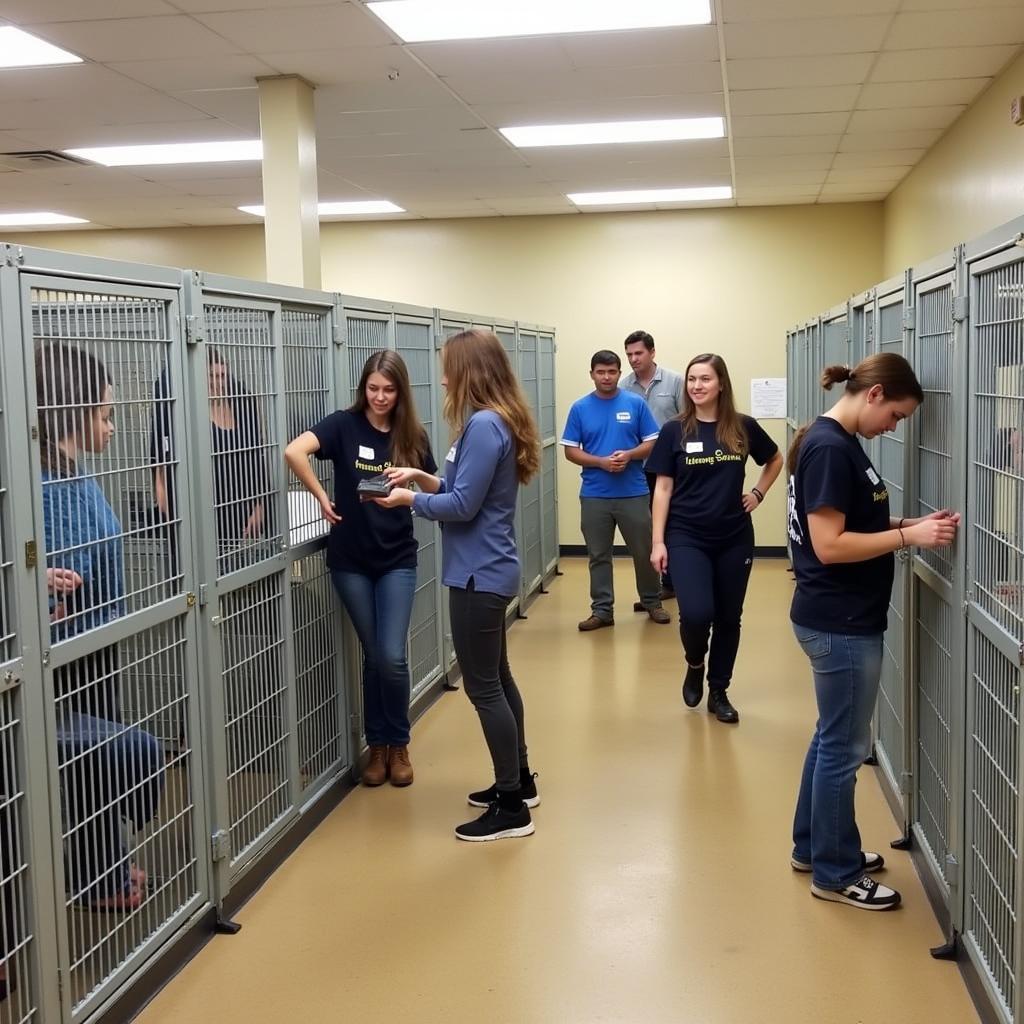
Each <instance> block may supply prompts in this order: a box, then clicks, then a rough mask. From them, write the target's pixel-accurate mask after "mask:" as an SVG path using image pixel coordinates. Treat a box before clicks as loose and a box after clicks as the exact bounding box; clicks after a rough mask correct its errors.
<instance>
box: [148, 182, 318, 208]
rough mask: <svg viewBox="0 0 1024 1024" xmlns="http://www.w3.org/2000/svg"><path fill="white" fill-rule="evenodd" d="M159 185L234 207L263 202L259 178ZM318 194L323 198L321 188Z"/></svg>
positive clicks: (182, 193)
mask: <svg viewBox="0 0 1024 1024" xmlns="http://www.w3.org/2000/svg"><path fill="white" fill-rule="evenodd" d="M161 184H162V185H163V187H165V188H167V189H169V190H171V191H173V192H175V193H176V194H178V195H188V196H219V197H220V198H222V199H224V198H231V199H233V200H237V203H236V204H235V205H241V204H243V203H244V204H246V205H254V204H256V203H261V202H263V198H262V197H263V182H262V181H261V179H260V178H199V179H196V180H189V179H184V180H183V179H180V178H179V179H175V180H173V181H166V182H162V183H161ZM320 192H321V196H323V187H322V186H321V189H320ZM332 198H333V197H332Z"/></svg>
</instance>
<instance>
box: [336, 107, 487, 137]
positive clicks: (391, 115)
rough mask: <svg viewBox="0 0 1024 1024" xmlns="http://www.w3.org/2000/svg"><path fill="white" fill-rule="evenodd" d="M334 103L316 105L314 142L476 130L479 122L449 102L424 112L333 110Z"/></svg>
mask: <svg viewBox="0 0 1024 1024" xmlns="http://www.w3.org/2000/svg"><path fill="white" fill-rule="evenodd" d="M333 107H334V104H333V102H332V103H322V102H320V101H319V98H318V102H317V109H316V135H317V139H347V138H358V137H359V136H362V135H392V134H399V135H405V134H408V133H411V132H412V133H415V132H437V133H447V132H457V131H463V130H466V131H468V130H473V129H479V128H480V127H481V124H482V121H481V119H480V118H479V117H477V116H476V115H474V114H473V113H471V112H469V111H467V110H466V108H465V107H463V106H461V105H460V104H458V103H456V102H455V101H454V100H453V101H452V103H451V105H450V106H447V107H432V108H429V109H426V110H372V111H354V112H345V111H335V110H334V109H333Z"/></svg>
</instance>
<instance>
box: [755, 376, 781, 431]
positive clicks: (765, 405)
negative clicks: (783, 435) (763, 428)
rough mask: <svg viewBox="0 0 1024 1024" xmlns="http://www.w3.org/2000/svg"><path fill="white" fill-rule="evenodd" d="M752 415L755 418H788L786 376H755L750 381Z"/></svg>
mask: <svg viewBox="0 0 1024 1024" xmlns="http://www.w3.org/2000/svg"><path fill="white" fill-rule="evenodd" d="M750 415H751V416H753V417H754V419H755V420H784V419H785V418H786V378H785V377H754V378H753V379H752V380H751V381H750Z"/></svg>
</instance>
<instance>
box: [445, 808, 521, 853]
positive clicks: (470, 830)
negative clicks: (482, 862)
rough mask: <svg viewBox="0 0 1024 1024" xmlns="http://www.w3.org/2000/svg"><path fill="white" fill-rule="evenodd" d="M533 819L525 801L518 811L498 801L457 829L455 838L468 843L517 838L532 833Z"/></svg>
mask: <svg viewBox="0 0 1024 1024" xmlns="http://www.w3.org/2000/svg"><path fill="white" fill-rule="evenodd" d="M533 831H534V828H533V821H532V820H531V819H530V809H529V807H527V806H526V804H525V803H521V804H520V805H519V809H518V810H516V811H509V810H506V809H505V808H503V807H502V806H501V804H500V803H498V801H495V802H494V803H493V804H491V805H490V807H488V808H487V810H486V811H484V813H483V814H481V815H480V817H479V818H477V819H476V821H467V822H466V824H465V825H459V826H458V828H456V829H455V838H456V839H464V840H466V842H468V843H488V842H490V841H491V840H492V839H517V838H519V837H521V836H529V835H532V834H533Z"/></svg>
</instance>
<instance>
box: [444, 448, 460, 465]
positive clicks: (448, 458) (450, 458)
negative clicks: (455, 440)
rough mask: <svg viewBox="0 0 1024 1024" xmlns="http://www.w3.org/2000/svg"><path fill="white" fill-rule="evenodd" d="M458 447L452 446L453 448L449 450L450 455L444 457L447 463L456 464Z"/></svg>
mask: <svg viewBox="0 0 1024 1024" xmlns="http://www.w3.org/2000/svg"><path fill="white" fill-rule="evenodd" d="M457 447H458V445H454V444H453V445H452V446H451V448H449V449H448V454H447V455H446V456H445V457H444V461H445V462H454V461H455V449H456V448H457Z"/></svg>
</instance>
